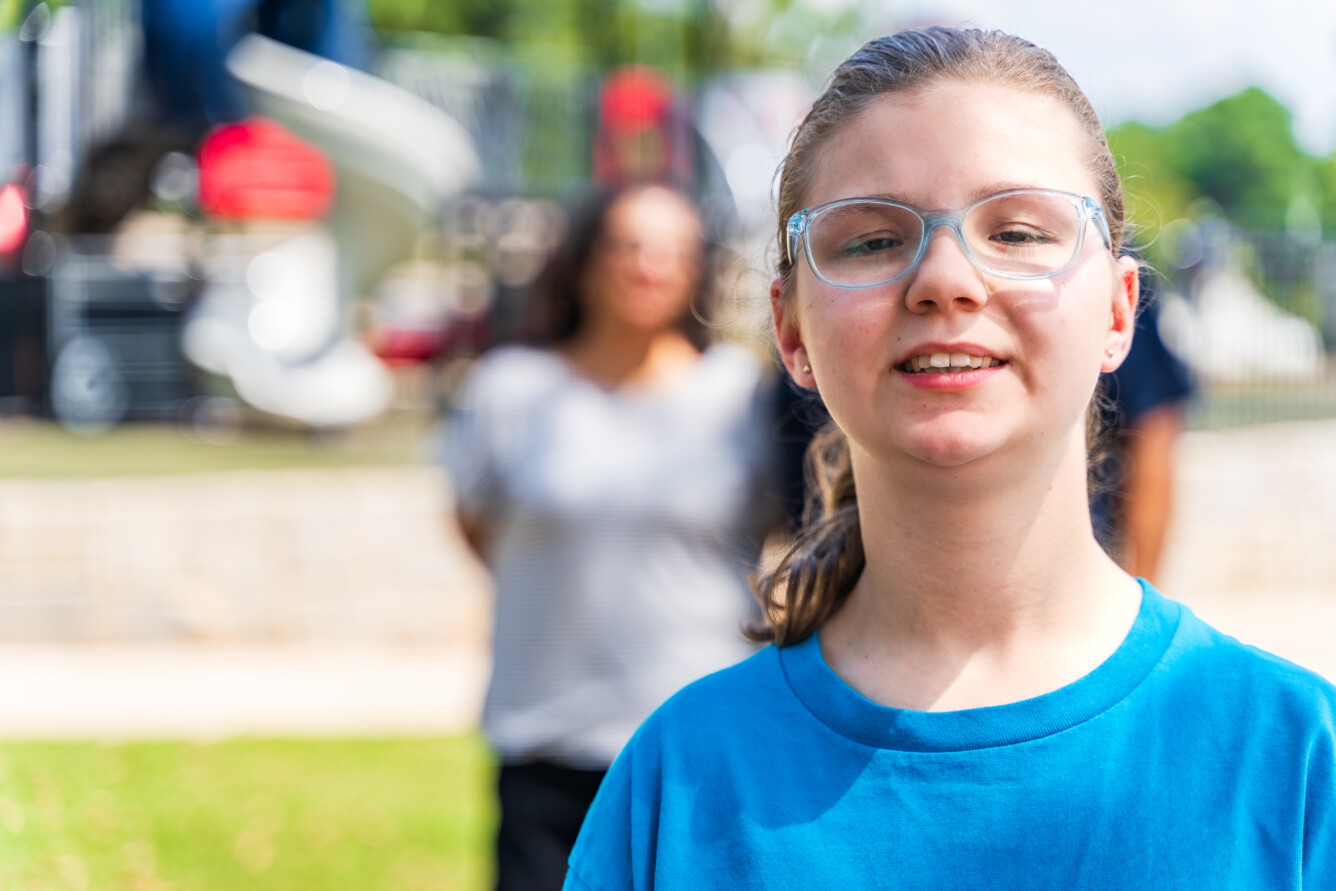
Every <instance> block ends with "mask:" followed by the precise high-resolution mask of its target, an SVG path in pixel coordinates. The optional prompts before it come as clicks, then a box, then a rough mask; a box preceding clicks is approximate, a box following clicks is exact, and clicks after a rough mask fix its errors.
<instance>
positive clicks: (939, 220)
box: [784, 189, 1113, 291]
mask: <svg viewBox="0 0 1336 891" xmlns="http://www.w3.org/2000/svg"><path fill="white" fill-rule="evenodd" d="M1036 194H1043V195H1060V196H1061V197H1063V198H1066V199H1067V200H1069V201H1070V202H1071V203H1072V206H1073V207H1075V208H1076V211H1077V214H1078V215H1079V216H1080V221H1079V228H1078V229H1077V233H1076V245H1075V247H1073V248H1072V255H1071V257H1070V258H1069V259H1068V260H1067V262H1066V263H1064V264H1063V265H1062V266H1060V267H1059V268H1057V269H1054V270H1051V271H1049V272H1040V273H1005V272H994V271H992V270H991V269H985V268H984V267H983V265H982V264H980V262H979V260H978V258H977V257H975V256H974V251H973V250H971V249H970V246H969V242H968V241H966V239H965V230H964V229H962V228H961V224H962V223H963V222H964V220H965V217H966V216H967V215H968V214H969V212H970V211H972V210H974V208H976V207H978V206H979V205H980V204H985V203H987V202H989V201H992V200H994V199H996V198H1006V197H1007V196H1009V195H1036ZM850 204H880V205H884V206H887V207H898V208H901V209H902V210H907V211H909V212H910V213H912V214H913V215H914V216H916V217H918V220H919V224H920V225H921V226H922V237H921V238H920V240H919V246H918V251H917V252H916V253H915V254H914V259H913V260H911V261H909V265H908V266H906V267H905V269H904V271H903V272H901V273H899V274H898V275H894V276H892V277H891V278H885V279H880V280H878V281H874V282H866V283H863V284H856V285H855V284H847V283H844V282H835V281H831V280H830V279H828V278H826V277H825V276H824V275H822V274H821V271H820V270H819V269H817V268H816V263H814V262H812V245H811V243H810V240H809V239H810V230H809V229H808V221H809V220H811V219H812V217H814V216H815V215H816V214H818V213H821V212H822V211H825V210H829V209H831V208H832V207H844V206H846V205H850ZM1089 222H1094V223H1095V226H1096V228H1097V229H1099V234H1100V236H1101V237H1102V238H1103V239H1104V246H1105V247H1106V248H1108V249H1109V250H1113V235H1112V233H1110V232H1109V221H1108V219H1107V218H1106V217H1105V216H1104V206H1103V205H1102V204H1100V203H1099V202H1098V201H1096V200H1095V199H1094V198H1091V197H1089V196H1088V195H1078V194H1077V193H1075V192H1064V191H1062V190H1061V189H1004V190H1003V191H1001V192H994V193H993V194H991V195H985V196H983V197H982V198H980V199H979V200H978V201H975V202H973V203H971V204H967V205H966V206H964V207H958V208H956V209H955V210H948V211H944V212H942V213H931V214H930V213H927V212H926V211H924V210H922V209H921V208H918V207H915V206H914V205H912V204H906V203H905V202H903V201H893V200H891V199H890V198H870V197H869V198H839V199H836V200H835V201H827V202H825V203H824V204H815V205H813V206H811V207H806V208H803V209H802V210H800V211H797V212H795V213H794V214H793V215H792V216H790V217H789V221H788V222H787V223H786V224H785V226H784V232H785V235H786V236H787V244H786V245H785V250H786V253H787V255H788V261H789V266H790V267H791V266H793V264H794V259H793V258H794V255H795V254H796V253H797V250H796V248H795V246H796V245H797V244H798V243H799V242H800V241H801V244H802V252H803V254H804V255H805V256H806V257H807V268H808V269H810V270H812V274H813V275H815V276H816V277H817V279H818V280H820V281H822V282H825V283H826V284H828V285H830V286H832V287H835V288H841V289H843V290H847V291H861V290H865V289H867V288H879V287H881V286H882V285H889V284H891V283H892V282H898V281H899V280H900V279H902V278H904V277H905V276H907V275H909V274H910V273H912V272H913V271H914V270H916V269H918V268H919V265H920V264H922V262H923V257H924V256H925V255H926V254H927V253H928V243H929V242H930V241H932V233H933V231H934V230H935V229H936V228H937V227H938V226H946V227H947V228H949V229H951V230H952V231H953V232H955V234H956V241H957V242H958V243H959V244H960V249H961V251H962V252H963V253H964V254H965V259H967V260H969V262H970V265H971V266H973V267H974V268H975V269H977V270H978V271H979V272H982V273H983V274H984V275H991V276H993V277H994V278H1001V279H1007V280H1010V281H1038V280H1041V279H1046V278H1053V277H1055V276H1058V275H1061V274H1062V273H1064V272H1066V271H1067V270H1068V269H1070V268H1071V267H1072V264H1073V263H1075V262H1076V258H1077V257H1079V256H1081V248H1082V247H1083V246H1084V245H1085V231H1086V224H1087V223H1089Z"/></svg>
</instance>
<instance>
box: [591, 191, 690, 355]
mask: <svg viewBox="0 0 1336 891" xmlns="http://www.w3.org/2000/svg"><path fill="white" fill-rule="evenodd" d="M703 243H704V242H703V234H702V230H701V224H700V220H699V219H698V218H697V217H696V213H695V211H694V210H692V208H691V206H690V205H689V204H687V203H686V201H684V200H683V199H682V198H680V197H679V196H677V195H676V194H674V193H673V192H669V191H668V190H666V189H657V188H648V189H644V190H641V191H636V192H631V193H630V194H628V195H625V196H623V197H621V198H619V199H618V200H617V201H616V202H614V203H613V204H612V206H611V207H609V208H608V212H607V216H606V217H605V218H604V221H603V232H602V234H601V236H600V238H599V240H598V242H597V243H596V244H595V245H594V251H593V254H592V256H591V257H590V261H589V265H588V268H587V269H586V270H585V274H584V279H583V288H582V294H581V296H582V298H583V305H584V309H585V311H586V312H587V313H588V314H589V315H590V317H591V320H593V321H597V322H604V323H611V324H612V325H614V326H615V327H618V328H622V329H625V330H633V331H638V332H645V333H655V332H658V331H663V330H667V329H668V328H671V327H672V326H673V325H675V324H677V322H678V320H679V319H681V318H682V316H683V315H684V314H685V313H686V312H687V308H688V306H689V305H690V302H691V298H692V297H693V296H694V295H695V292H696V287H697V285H698V283H699V281H700V276H701V251H702V246H703Z"/></svg>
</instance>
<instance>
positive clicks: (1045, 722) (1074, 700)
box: [779, 579, 1182, 752]
mask: <svg viewBox="0 0 1336 891" xmlns="http://www.w3.org/2000/svg"><path fill="white" fill-rule="evenodd" d="M1139 581H1140V582H1141V590H1142V597H1141V608H1140V609H1139V610H1138V612H1137V617H1136V619H1135V620H1134V621H1133V622H1132V627H1131V629H1130V630H1129V631H1128V632H1127V636H1126V637H1125V638H1124V639H1123V642H1122V643H1121V644H1120V645H1119V647H1118V649H1117V650H1115V651H1114V652H1113V654H1112V655H1110V656H1109V658H1108V659H1106V660H1104V662H1102V663H1100V665H1098V666H1096V667H1095V669H1094V670H1092V671H1091V672H1090V673H1089V674H1087V675H1085V676H1084V677H1081V678H1078V679H1077V680H1075V681H1073V682H1072V683H1070V684H1067V685H1066V686H1064V687H1060V688H1058V689H1057V690H1054V691H1052V692H1051V693H1045V694H1043V695H1041V696H1036V697H1033V698H1031V699H1024V700H1021V701H1020V702H1012V703H1007V704H1005V705H997V706H990V707H987V708H977V709H964V710H961V711H947V712H922V711H912V710H908V709H897V708H889V707H887V706H883V705H879V704H877V703H875V702H873V701H871V700H870V699H867V698H866V697H864V696H862V695H861V694H859V693H858V692H857V691H856V690H854V689H853V688H852V687H850V686H849V685H848V684H846V683H845V682H844V680H843V679H842V678H841V677H840V676H839V675H837V674H836V673H835V672H834V671H833V670H831V668H830V666H829V665H827V664H826V660H825V658H824V657H823V656H822V655H821V644H820V640H819V639H818V635H817V634H813V635H811V636H810V637H808V638H807V639H806V640H804V641H802V642H801V643H797V644H794V645H792V646H788V647H782V648H780V649H779V661H780V666H781V668H782V670H783V672H784V676H785V678H786V679H787V681H788V684H789V687H790V688H791V689H792V690H793V693H794V695H795V696H797V698H798V700H799V701H800V702H801V703H802V704H803V705H804V706H805V707H806V708H807V710H808V711H809V712H811V713H812V714H813V715H814V716H815V717H816V718H817V719H818V720H820V721H821V722H822V723H823V724H825V725H826V726H828V727H830V728H831V729H832V730H834V731H835V732H837V733H839V734H841V735H842V736H845V737H848V738H849V739H852V740H854V741H855V742H859V743H862V744H864V745H868V746H873V747H876V748H880V749H897V750H901V751H912V752H951V751H966V750H970V749H985V748H991V747H994V746H1005V745H1012V744H1015V743H1020V742H1026V741H1028V740H1033V739H1039V738H1041V737H1045V736H1050V735H1052V734H1054V733H1059V732H1061V731H1063V730H1066V729H1068V728H1070V727H1075V726H1076V725H1077V724H1080V723H1083V722H1085V721H1087V720H1089V719H1091V718H1093V717H1095V716H1096V715H1099V714H1101V713H1103V712H1104V711H1107V710H1108V709H1109V708H1111V707H1112V706H1114V705H1115V704H1117V703H1118V702H1120V701H1121V700H1123V699H1124V698H1125V697H1126V696H1127V695H1128V694H1130V693H1131V692H1132V691H1133V690H1134V689H1135V688H1136V687H1137V685H1138V684H1140V683H1141V682H1142V681H1143V680H1144V679H1145V678H1146V676H1147V675H1149V674H1150V672H1151V670H1152V669H1153V668H1154V667H1155V665H1156V664H1157V663H1158V662H1159V661H1160V659H1161V657H1163V655H1164V653H1165V651H1166V650H1167V649H1168V648H1169V644H1170V642H1171V641H1172V640H1173V637H1174V633H1175V632H1176V631H1177V630H1178V623H1179V619H1180V618H1181V616H1182V607H1180V606H1179V605H1178V604H1177V603H1175V602H1174V601H1172V600H1169V599H1167V598H1166V597H1164V595H1162V594H1160V593H1159V592H1158V591H1156V590H1155V588H1154V587H1152V586H1151V585H1150V584H1149V583H1148V582H1146V581H1145V580H1144V579H1141V580H1139Z"/></svg>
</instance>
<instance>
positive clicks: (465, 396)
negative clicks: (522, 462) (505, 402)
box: [436, 358, 503, 516]
mask: <svg viewBox="0 0 1336 891" xmlns="http://www.w3.org/2000/svg"><path fill="white" fill-rule="evenodd" d="M495 378H496V369H495V368H494V367H493V366H492V364H491V363H489V362H488V360H487V359H485V358H484V359H482V360H479V362H478V363H477V364H475V365H474V367H473V368H472V369H471V371H470V372H469V374H468V376H467V377H466V378H465V379H464V381H463V382H462V383H461V384H460V387H459V390H458V391H457V393H456V394H455V398H454V399H453V400H452V401H451V403H450V407H449V409H448V410H447V411H446V414H445V418H444V420H443V421H442V422H441V427H440V429H439V431H438V434H437V449H436V451H437V459H438V460H439V461H440V464H441V467H442V469H444V470H445V472H446V475H447V476H449V478H450V484H451V486H452V488H453V491H454V497H455V504H456V507H457V509H458V510H459V511H460V512H462V513H464V514H467V515H470V516H485V515H487V514H488V513H490V512H491V511H492V510H494V509H495V508H496V506H497V502H498V500H499V497H500V478H499V475H498V473H497V469H496V458H497V456H496V448H497V445H498V443H497V442H496V436H495V432H494V431H495V430H496V428H497V426H498V418H497V413H498V412H499V411H501V410H502V409H503V406H502V405H500V404H499V401H498V399H497V395H498V394H497V393H496V392H495V391H496V389H497V388H496V381H495Z"/></svg>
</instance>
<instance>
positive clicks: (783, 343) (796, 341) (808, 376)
mask: <svg viewBox="0 0 1336 891" xmlns="http://www.w3.org/2000/svg"><path fill="white" fill-rule="evenodd" d="M770 314H771V316H772V317H773V318H774V322H775V342H776V343H777V344H779V357H780V359H782V360H783V362H784V367H785V368H787V369H788V372H789V377H791V378H793V381H794V383H796V384H797V385H798V386H800V387H814V386H816V379H815V378H814V377H813V376H812V369H811V364H810V362H809V360H808V357H807V346H806V345H805V344H804V343H803V336H802V331H801V330H799V328H798V318H797V313H796V312H794V308H793V307H792V306H790V305H789V304H788V303H787V302H786V301H785V300H784V283H783V282H782V281H781V280H780V279H775V280H774V281H772V282H771V283H770ZM803 369H806V370H805V371H804V370H803Z"/></svg>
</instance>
